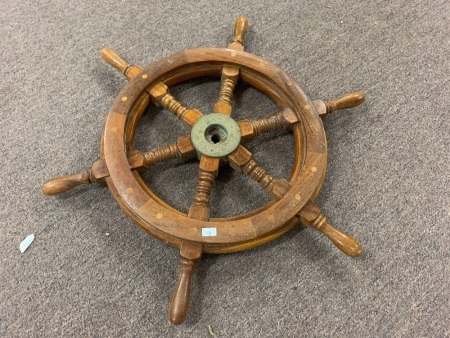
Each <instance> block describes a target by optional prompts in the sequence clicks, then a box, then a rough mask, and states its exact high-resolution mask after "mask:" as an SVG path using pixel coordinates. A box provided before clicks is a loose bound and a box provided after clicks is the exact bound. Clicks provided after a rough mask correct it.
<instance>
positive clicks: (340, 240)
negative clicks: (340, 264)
mask: <svg viewBox="0 0 450 338" xmlns="http://www.w3.org/2000/svg"><path fill="white" fill-rule="evenodd" d="M298 215H299V216H300V221H301V223H302V224H303V225H304V226H308V227H311V228H314V229H316V230H317V231H320V232H321V233H323V234H324V235H325V236H327V237H328V238H329V239H330V240H331V241H332V242H333V244H334V245H336V246H337V247H338V248H339V250H341V251H342V252H343V253H345V254H346V255H349V256H352V257H356V256H359V255H360V254H361V247H360V246H359V243H358V241H357V240H356V239H354V238H353V237H352V236H350V235H347V234H346V233H345V232H342V231H341V230H339V229H336V228H335V227H334V226H333V225H331V223H330V222H329V221H328V219H327V218H326V217H325V216H324V215H322V214H321V212H320V207H319V206H318V205H317V204H316V203H314V202H312V201H308V203H306V204H305V206H304V207H303V209H302V210H301V211H300V212H299V214H298Z"/></svg>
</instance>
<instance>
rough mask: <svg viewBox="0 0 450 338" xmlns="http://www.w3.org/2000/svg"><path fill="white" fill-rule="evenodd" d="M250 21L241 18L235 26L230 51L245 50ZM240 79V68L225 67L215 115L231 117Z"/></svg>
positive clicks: (229, 46)
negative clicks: (245, 36)
mask: <svg viewBox="0 0 450 338" xmlns="http://www.w3.org/2000/svg"><path fill="white" fill-rule="evenodd" d="M247 27H248V21H247V18H246V17H245V16H240V17H239V18H238V19H237V20H236V23H235V25H234V38H233V42H231V43H230V44H229V45H228V48H229V49H233V50H235V51H241V52H242V51H243V50H244V41H243V40H244V35H245V33H246V31H247ZM238 78H239V67H234V66H224V67H223V68H222V77H221V84H220V92H219V98H218V99H217V102H216V104H215V105H214V108H213V111H214V113H218V114H224V115H227V116H230V115H231V110H232V107H231V99H232V98H233V91H234V87H235V86H236V83H237V81H238Z"/></svg>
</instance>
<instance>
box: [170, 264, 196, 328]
mask: <svg viewBox="0 0 450 338" xmlns="http://www.w3.org/2000/svg"><path fill="white" fill-rule="evenodd" d="M195 265H196V262H193V261H190V260H187V259H182V260H181V262H180V271H179V273H180V274H179V276H178V281H177V285H176V287H175V291H174V292H173V295H172V299H171V301H170V305H169V319H170V321H171V322H172V323H173V324H181V323H182V322H184V320H185V319H186V316H187V313H188V310H189V302H190V299H191V283H192V277H193V276H194V272H195Z"/></svg>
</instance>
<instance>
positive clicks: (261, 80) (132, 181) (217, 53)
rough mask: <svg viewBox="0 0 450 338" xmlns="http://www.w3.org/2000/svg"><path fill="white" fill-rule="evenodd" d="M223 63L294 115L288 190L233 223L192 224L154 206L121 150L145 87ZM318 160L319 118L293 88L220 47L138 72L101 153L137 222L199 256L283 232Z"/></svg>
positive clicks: (309, 187) (115, 109)
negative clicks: (207, 232) (199, 249)
mask: <svg viewBox="0 0 450 338" xmlns="http://www.w3.org/2000/svg"><path fill="white" fill-rule="evenodd" d="M224 64H227V65H233V66H237V67H239V68H240V71H241V79H242V80H243V81H245V82H247V83H249V84H250V85H252V86H253V87H255V88H257V89H259V90H260V91H262V92H263V93H264V94H266V95H267V96H269V97H270V98H271V99H272V100H274V101H275V102H276V103H277V104H278V105H279V106H280V108H285V107H288V106H289V107H291V108H292V109H293V110H294V111H295V113H296V114H297V115H298V117H299V119H300V123H298V124H297V125H296V126H295V127H294V129H293V135H294V140H295V144H296V152H295V153H296V156H295V159H294V167H293V170H292V173H291V178H290V182H291V184H292V188H291V189H290V190H289V191H288V192H287V193H286V195H285V196H284V197H282V198H281V199H280V200H278V201H276V202H273V203H269V204H268V205H266V206H264V207H262V208H260V209H257V210H256V211H253V212H250V213H247V214H244V215H240V216H237V217H233V218H223V219H214V218H211V219H210V220H209V221H198V220H194V219H190V218H188V217H187V215H184V214H182V213H180V212H178V211H177V212H176V211H175V210H174V209H173V208H171V207H168V206H167V204H165V203H160V200H159V199H158V198H154V196H155V195H154V194H153V193H152V192H151V190H150V189H149V188H148V187H146V186H145V183H144V182H143V181H142V179H141V178H140V176H139V174H138V173H136V172H133V171H131V170H130V169H129V166H128V160H127V149H129V148H130V144H132V142H133V140H134V134H135V130H136V125H137V123H138V122H139V118H140V117H139V116H134V115H133V109H134V107H135V106H136V104H138V102H139V100H140V98H141V97H142V96H143V95H146V94H145V91H146V89H148V88H149V87H152V86H153V85H154V84H155V83H157V82H164V83H166V84H167V85H169V86H171V85H174V84H178V83H180V82H182V81H185V80H188V79H192V78H196V77H199V76H208V75H217V74H220V71H221V69H222V67H223V65H224ZM326 156H327V149H326V139H325V133H324V130H323V126H322V123H321V120H320V118H319V116H318V114H317V113H316V112H315V110H314V106H313V105H312V103H311V101H310V100H309V98H308V97H307V96H306V94H305V93H304V92H303V90H302V89H301V88H300V87H299V86H298V84H296V83H295V81H294V80H293V79H292V78H290V77H289V76H288V75H287V74H286V73H285V72H284V71H282V70H281V69H279V68H278V67H277V66H275V65H273V64H272V63H270V62H268V61H266V60H264V59H262V58H259V57H257V56H255V55H253V54H250V53H245V52H237V51H234V50H229V49H221V48H199V49H191V50H186V51H183V52H180V53H177V54H174V55H171V56H169V57H167V58H164V59H161V60H159V61H157V62H155V63H153V64H151V65H149V66H148V67H146V68H145V69H144V70H143V71H142V73H141V74H140V75H139V76H136V77H135V78H134V79H133V80H131V81H130V82H129V83H128V84H127V85H126V86H125V87H124V88H123V89H122V91H121V92H120V94H119V96H118V98H117V99H116V100H115V102H114V104H113V106H112V108H111V110H110V112H109V114H108V118H107V121H106V124H105V129H104V132H103V139H102V150H101V157H102V158H103V159H104V160H105V163H106V165H107V167H108V171H109V173H110V176H109V178H107V180H106V182H107V184H108V187H109V189H110V191H111V193H112V195H113V196H114V198H115V199H116V201H117V202H118V204H119V205H120V206H121V208H122V209H123V210H124V211H125V212H126V213H127V214H128V215H129V216H130V217H131V218H132V219H133V220H134V221H135V222H136V223H137V224H138V225H140V226H141V227H143V228H144V229H145V230H147V231H148V232H150V233H151V234H153V235H154V236H156V237H158V238H160V239H163V240H165V241H167V242H168V243H170V244H172V245H176V246H178V245H179V244H180V241H182V240H187V241H193V242H199V243H203V244H204V248H205V251H207V252H208V251H211V252H214V251H217V250H219V251H220V250H222V251H221V252H230V251H236V250H237V249H236V248H240V247H241V246H242V245H243V244H244V243H251V242H253V243H252V244H251V245H250V247H251V246H256V245H259V244H262V243H263V242H266V241H267V240H265V239H268V238H269V239H272V238H273V237H274V236H275V235H277V234H278V235H280V234H281V233H284V232H285V231H286V230H287V229H289V227H290V226H291V224H292V223H293V220H295V219H296V214H297V213H298V211H299V210H301V208H302V207H303V206H304V205H305V203H306V202H307V201H308V200H309V199H310V198H311V197H315V196H314V195H315V194H316V192H317V191H318V190H319V189H320V185H321V183H322V181H323V174H324V172H325V166H326ZM203 228H216V233H217V235H216V236H202V229H203ZM275 237H276V236H275ZM253 244H254V245H253ZM233 245H234V246H233ZM220 247H223V248H222V249H220ZM225 247H226V248H225ZM244 247H245V246H244ZM245 248H247V247H245Z"/></svg>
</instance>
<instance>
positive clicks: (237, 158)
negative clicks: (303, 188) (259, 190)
mask: <svg viewBox="0 0 450 338" xmlns="http://www.w3.org/2000/svg"><path fill="white" fill-rule="evenodd" d="M252 157H253V155H252V153H251V152H249V151H248V150H247V149H245V148H244V147H243V146H239V147H238V148H237V149H236V150H235V151H234V152H233V153H232V154H231V155H229V156H228V161H229V163H230V165H231V167H232V168H233V169H235V170H237V171H240V172H243V173H244V174H246V175H248V176H250V177H251V178H252V179H253V180H254V181H256V182H258V183H259V185H260V186H261V187H263V188H264V189H266V190H267V191H268V192H269V193H271V194H272V196H273V197H274V198H275V199H280V198H282V197H283V196H284V195H285V194H286V193H287V191H288V190H289V189H290V188H291V184H290V183H289V182H288V181H286V180H285V179H277V178H275V177H274V176H272V175H269V174H267V172H266V170H265V169H263V168H262V167H261V166H260V165H259V164H258V163H257V162H256V161H254V160H253V159H252Z"/></svg>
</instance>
